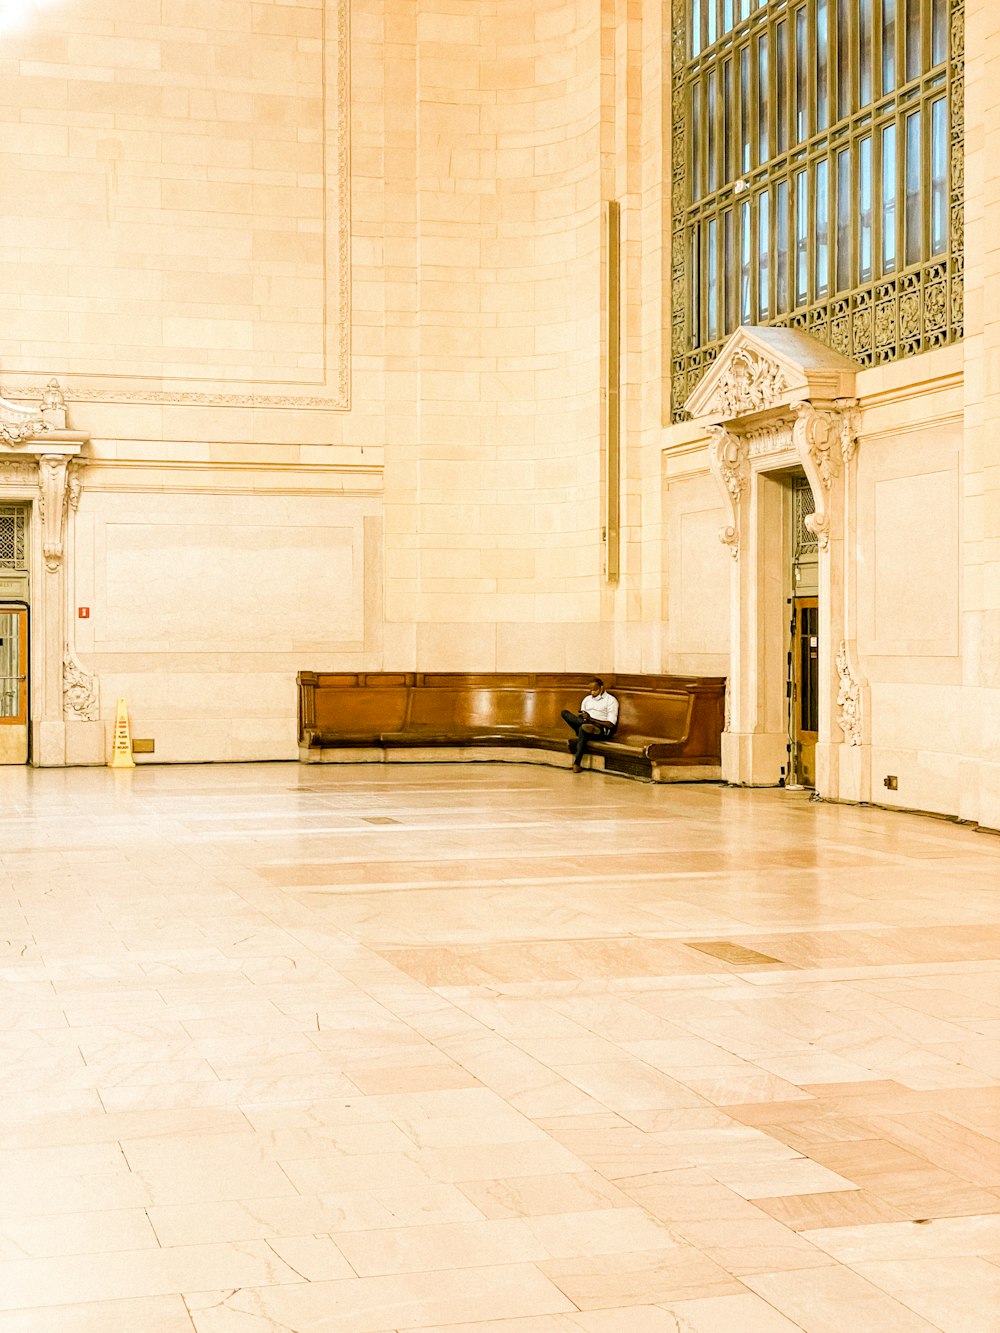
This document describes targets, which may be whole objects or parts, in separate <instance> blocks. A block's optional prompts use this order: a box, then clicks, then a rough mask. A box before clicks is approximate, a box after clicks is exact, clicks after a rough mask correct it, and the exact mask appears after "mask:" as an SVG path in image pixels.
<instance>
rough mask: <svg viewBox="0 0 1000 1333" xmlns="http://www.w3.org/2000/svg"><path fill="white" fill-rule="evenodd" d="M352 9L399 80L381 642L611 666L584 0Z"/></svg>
mask: <svg viewBox="0 0 1000 1333" xmlns="http://www.w3.org/2000/svg"><path fill="white" fill-rule="evenodd" d="M363 8H364V9H365V10H366V11H367V12H368V13H369V15H371V14H373V13H374V12H375V11H376V10H378V11H379V12H381V13H382V14H383V17H384V23H385V25H386V27H385V31H386V62H387V63H386V69H385V85H384V86H385V87H386V89H387V93H388V95H389V96H392V95H393V94H396V95H398V101H397V102H395V104H394V105H391V106H389V107H387V111H386V115H387V118H389V117H391V119H392V124H391V126H388V125H387V140H386V142H387V149H388V150H389V151H391V152H392V154H393V162H394V171H393V172H392V177H393V181H392V190H393V202H392V209H391V214H389V215H387V220H386V225H387V230H386V245H387V262H388V266H389V271H390V272H391V273H392V275H393V277H394V278H398V279H399V280H400V281H399V283H398V286H397V287H396V289H395V290H394V293H393V295H394V299H395V300H396V301H397V308H396V311H395V316H396V327H395V328H394V330H393V332H392V334H391V335H390V336H391V338H392V341H393V346H394V347H398V349H399V355H398V358H397V356H396V355H395V354H393V353H390V356H389V361H388V364H389V365H390V366H391V367H392V370H391V372H390V373H391V374H392V375H393V376H394V385H393V391H395V390H396V388H397V387H398V389H399V394H400V400H399V402H398V403H396V402H394V403H393V419H392V420H391V422H390V425H389V431H390V437H391V438H390V444H389V454H388V456H387V469H386V572H387V585H386V588H387V596H386V660H387V663H388V664H390V665H392V666H400V667H402V666H420V667H422V668H434V667H437V668H452V669H454V668H463V667H465V668H469V669H484V670H489V669H494V668H495V669H516V668H525V667H528V666H529V665H530V666H531V667H532V668H533V669H542V670H544V669H563V668H564V667H568V666H570V665H574V664H578V663H580V662H581V661H586V662H588V663H591V662H594V663H597V664H598V665H608V664H609V663H610V660H611V657H610V654H611V651H612V644H611V641H610V637H609V635H608V634H607V633H606V630H605V628H604V627H602V624H601V597H602V590H603V586H604V585H603V580H602V558H601V542H600V525H601V509H600V501H601V494H600V486H601V458H600V377H601V361H600V356H601V344H600V292H601V267H600V253H599V247H600V235H601V231H600V204H601V178H600V153H599V150H600V143H601V138H600V133H601V82H600V72H601V59H600V56H601V12H600V10H601V6H600V4H599V3H598V0H569V2H568V3H567V0H537V2H535V3H528V0H509V2H508V3H504V4H499V5H497V4H462V5H456V4H455V3H452V2H451V0H421V2H420V3H419V4H416V5H414V4H412V3H400V2H399V0H387V2H386V3H385V4H384V5H377V4H374V3H369V4H366V5H364V6H363ZM390 33H391V34H392V40H390ZM387 175H388V173H387ZM397 221H398V227H397ZM397 261H398V262H397ZM397 366H398V367H399V373H398V374H397V373H396V367H397ZM404 366H405V367H406V369H405V370H404V369H403V367H404ZM407 395H409V397H407ZM397 408H398V413H399V414H398V416H397V415H396V411H397Z"/></svg>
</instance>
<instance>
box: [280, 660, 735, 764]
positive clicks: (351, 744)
mask: <svg viewBox="0 0 1000 1333" xmlns="http://www.w3.org/2000/svg"><path fill="white" fill-rule="evenodd" d="M590 680H591V677H589V676H582V675H575V674H572V675H571V674H555V673H530V674H529V673H524V674H513V673H512V674H486V673H461V672H395V673H394V672H316V671H302V672H300V673H299V676H298V687H299V757H300V759H302V760H303V761H304V762H306V763H338V762H339V763H345V762H347V763H350V762H355V763H357V762H362V761H368V762H372V761H385V760H388V759H397V760H398V759H411V760H412V759H438V760H442V759H507V760H520V761H522V762H535V763H539V762H541V763H551V764H557V765H559V766H568V765H569V764H570V762H571V759H570V755H571V753H572V750H573V737H572V733H571V732H570V730H569V728H568V727H567V726H566V724H565V722H563V720H562V718H561V716H560V714H561V712H562V710H563V709H564V708H565V709H568V710H569V711H570V712H574V713H575V712H576V711H577V709H578V708H579V706H580V700H581V699H582V698H583V696H584V695H585V694H586V693H587V692H588V688H589V685H590ZM605 683H606V686H607V688H608V690H610V692H611V693H612V694H613V695H615V697H616V698H617V699H618V702H619V717H618V730H617V731H616V733H615V735H614V738H613V739H612V740H606V741H596V742H593V743H592V744H591V745H590V746H589V749H588V757H587V758H586V759H585V763H587V764H588V766H590V767H599V768H603V769H604V771H606V772H615V773H624V774H627V775H629V776H631V777H645V778H651V779H652V780H653V781H654V782H671V781H673V782H678V781H684V782H691V781H697V780H703V779H719V778H721V774H722V770H721V735H722V728H723V721H724V707H725V686H726V682H725V679H724V678H723V677H720V676H709V677H705V676H645V675H641V676H640V675H615V676H608V677H607V678H606V681H605Z"/></svg>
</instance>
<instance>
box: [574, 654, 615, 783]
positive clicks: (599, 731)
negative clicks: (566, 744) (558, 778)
mask: <svg viewBox="0 0 1000 1333" xmlns="http://www.w3.org/2000/svg"><path fill="white" fill-rule="evenodd" d="M562 719H563V721H564V722H567V723H568V724H569V725H570V726H571V727H572V728H573V730H574V731H575V732H576V750H575V752H574V756H573V772H574V773H582V772H583V765H582V764H581V762H580V761H581V760H582V759H583V756H584V752H585V751H586V749H587V742H588V740H590V738H591V737H592V736H597V737H599V738H600V739H602V740H607V739H608V738H609V737H611V736H613V735H614V734H615V728H616V727H617V726H618V700H617V699H616V698H615V696H614V695H613V694H609V693H608V692H607V690H606V689H605V688H604V681H603V680H601V678H600V676H595V677H594V679H593V680H592V681H591V682H590V693H589V694H588V695H587V697H586V698H585V699H584V700H583V702H582V703H581V704H580V712H579V713H578V714H574V713H571V712H569V710H568V709H566V708H564V709H563V711H562Z"/></svg>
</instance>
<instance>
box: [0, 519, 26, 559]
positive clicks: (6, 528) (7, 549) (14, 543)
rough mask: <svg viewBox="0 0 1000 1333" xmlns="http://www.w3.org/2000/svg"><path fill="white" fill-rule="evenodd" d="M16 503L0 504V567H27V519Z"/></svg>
mask: <svg viewBox="0 0 1000 1333" xmlns="http://www.w3.org/2000/svg"><path fill="white" fill-rule="evenodd" d="M27 518H28V516H27V513H26V511H25V510H24V509H23V508H21V507H20V506H18V505H0V569H13V570H17V571H19V572H21V571H24V570H26V569H27V568H28V521H27Z"/></svg>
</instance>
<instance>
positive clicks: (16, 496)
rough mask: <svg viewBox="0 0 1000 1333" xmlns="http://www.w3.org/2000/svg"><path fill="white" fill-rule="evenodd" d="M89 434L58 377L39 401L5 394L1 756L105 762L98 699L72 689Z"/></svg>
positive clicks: (0, 499) (1, 429) (1, 415)
mask: <svg viewBox="0 0 1000 1333" xmlns="http://www.w3.org/2000/svg"><path fill="white" fill-rule="evenodd" d="M87 439H88V437H87V436H86V435H85V434H83V433H81V432H78V431H72V430H69V429H68V428H67V425H66V404H65V402H64V400H63V396H62V393H61V391H60V389H59V385H58V384H57V383H56V382H55V380H52V381H51V382H50V383H49V384H48V386H47V387H46V389H45V390H44V393H41V394H40V401H39V398H38V397H36V398H35V405H34V406H25V405H22V404H20V403H13V402H9V401H7V400H5V399H3V398H0V514H2V515H3V516H4V517H5V518H6V519H7V520H8V522H7V523H6V526H4V527H3V528H0V611H2V613H3V614H2V618H0V638H2V639H4V644H3V646H2V648H0V676H3V677H4V680H3V681H0V729H3V731H4V732H5V734H4V735H3V736H2V737H0V762H5V763H11V762H18V763H24V762H25V761H26V760H28V759H29V758H30V762H31V763H32V764H37V765H39V766H41V767H61V766H62V765H64V764H67V763H74V762H76V763H79V762H98V763H100V762H103V759H104V736H103V726H102V724H101V723H100V722H99V720H98V717H97V709H96V699H95V698H93V696H88V702H87V705H86V710H85V711H81V708H80V706H79V705H78V704H77V702H76V699H75V696H74V695H73V693H72V690H71V688H70V687H71V686H72V680H73V676H72V672H73V671H74V670H75V669H76V668H78V665H79V664H78V663H77V661H76V656H75V649H74V644H73V621H72V619H71V617H70V615H69V606H68V603H69V596H70V590H71V588H72V586H73V558H74V551H73V532H74V518H75V514H76V507H77V504H78V502H79V498H80V490H81V455H82V453H83V449H84V446H85V445H86V444H87ZM4 532H6V534H7V537H8V538H9V540H6V541H5V540H4V539H3V533H4ZM8 546H9V547H10V551H9V552H8V556H7V558H4V556H3V552H4V551H7V549H8ZM29 602H30V614H29V612H28V603H29ZM4 714H6V716H4ZM4 756H7V757H6V758H5V757H4Z"/></svg>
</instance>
